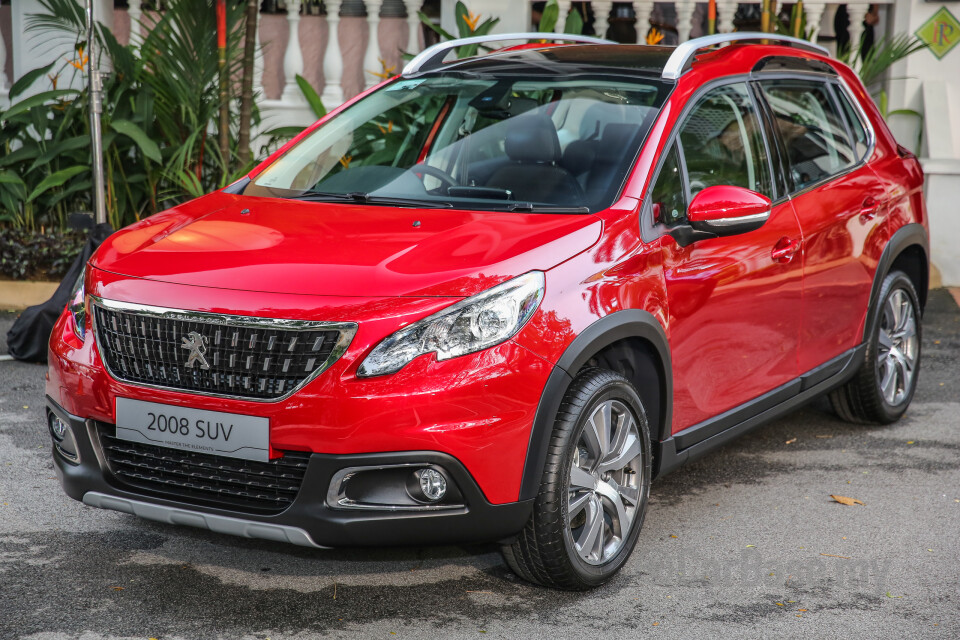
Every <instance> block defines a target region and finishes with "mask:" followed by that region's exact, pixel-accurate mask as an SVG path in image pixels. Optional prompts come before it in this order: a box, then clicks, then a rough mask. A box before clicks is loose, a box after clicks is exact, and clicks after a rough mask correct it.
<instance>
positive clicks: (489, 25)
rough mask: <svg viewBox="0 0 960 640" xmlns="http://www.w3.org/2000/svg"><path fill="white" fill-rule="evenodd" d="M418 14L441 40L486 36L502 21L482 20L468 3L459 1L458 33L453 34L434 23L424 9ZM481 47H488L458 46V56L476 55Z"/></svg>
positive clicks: (457, 8) (457, 9) (421, 20)
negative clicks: (468, 7)
mask: <svg viewBox="0 0 960 640" xmlns="http://www.w3.org/2000/svg"><path fill="white" fill-rule="evenodd" d="M417 15H418V16H419V17H420V22H422V23H423V24H424V25H425V26H426V27H427V28H428V29H430V30H431V31H433V32H434V33H436V34H437V35H438V36H440V39H441V41H443V40H456V39H458V38H469V37H471V36H485V35H487V34H488V33H490V31H491V30H492V29H493V28H494V27H495V26H497V24H498V23H499V22H500V18H487V19H486V20H484V21H483V22H480V18H482V17H483V16H482V15H480V14H479V13H473V12H472V11H470V10H469V9H467V5H465V4H464V3H462V2H457V4H456V7H454V17H455V18H456V24H457V34H458V35H452V34H451V33H450V32H448V31H446V30H445V29H442V28H441V27H439V26H437V25H435V24H433V20H431V19H430V17H429V16H427V14H425V13H423V12H422V11H420V12H418V13H417ZM481 48H484V49H486V48H487V47H481V46H480V45H477V44H468V45H465V46H462V47H457V52H456V53H457V57H458V58H469V57H470V56H475V55H477V51H479V50H480V49H481Z"/></svg>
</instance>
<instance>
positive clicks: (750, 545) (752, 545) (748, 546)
mask: <svg viewBox="0 0 960 640" xmlns="http://www.w3.org/2000/svg"><path fill="white" fill-rule="evenodd" d="M755 546H757V545H755V544H748V545H747V549H749V548H750V547H755Z"/></svg>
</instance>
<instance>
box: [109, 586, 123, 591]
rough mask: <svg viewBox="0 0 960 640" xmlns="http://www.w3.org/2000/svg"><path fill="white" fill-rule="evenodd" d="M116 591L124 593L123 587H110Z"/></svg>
mask: <svg viewBox="0 0 960 640" xmlns="http://www.w3.org/2000/svg"><path fill="white" fill-rule="evenodd" d="M110 588H111V589H113V590H114V591H123V587H110Z"/></svg>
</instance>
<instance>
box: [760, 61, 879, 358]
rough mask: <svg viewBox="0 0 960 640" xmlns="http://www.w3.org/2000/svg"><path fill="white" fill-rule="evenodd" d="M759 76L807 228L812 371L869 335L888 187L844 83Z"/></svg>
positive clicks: (807, 353) (805, 321) (807, 337)
mask: <svg viewBox="0 0 960 640" xmlns="http://www.w3.org/2000/svg"><path fill="white" fill-rule="evenodd" d="M758 84H759V86H760V88H761V93H762V95H763V97H764V99H765V101H766V103H767V105H768V107H769V110H770V113H771V114H772V116H773V117H772V120H773V127H774V129H775V131H776V134H777V135H778V136H779V144H781V145H782V149H783V150H784V152H785V154H784V155H785V156H786V161H785V162H786V164H787V166H786V167H785V170H786V175H787V178H788V183H789V184H788V186H789V188H790V191H791V201H792V203H793V208H794V210H795V212H796V215H797V218H798V220H799V221H800V226H801V228H802V229H803V239H804V240H803V242H804V247H803V270H804V277H803V282H804V284H803V311H802V320H801V335H800V349H799V352H798V366H799V369H800V373H805V372H807V371H809V370H811V369H813V368H815V367H817V366H818V365H820V364H823V363H824V362H826V361H828V360H830V359H831V358H834V357H836V356H838V355H840V354H841V353H843V352H844V351H846V350H848V349H851V348H853V347H855V346H856V345H858V344H860V342H861V339H862V334H863V321H864V318H865V314H866V310H867V305H868V303H869V296H870V287H871V285H872V282H873V278H872V273H871V271H870V266H869V264H867V263H866V262H864V261H862V257H863V248H864V243H865V242H867V241H868V237H869V235H870V233H871V231H873V229H874V228H875V227H876V226H877V224H878V222H879V220H878V218H879V215H880V214H881V211H882V202H881V200H882V199H883V190H882V188H881V185H880V183H879V181H878V179H877V177H876V175H875V174H874V172H873V171H872V170H871V169H870V167H869V166H867V164H866V163H865V162H864V160H865V156H866V155H867V152H868V145H867V144H866V143H865V141H864V140H862V139H861V140H857V139H856V138H858V137H859V136H857V135H856V134H855V133H854V132H852V131H851V127H850V123H849V122H848V121H847V119H846V118H845V117H844V116H842V115H841V105H840V104H839V103H838V100H837V95H836V94H835V93H834V92H835V91H836V90H839V85H834V84H833V82H832V81H829V80H827V79H824V80H818V79H815V78H810V79H805V78H804V79H800V78H796V79H793V78H782V79H775V80H762V81H760V82H759V83H758Z"/></svg>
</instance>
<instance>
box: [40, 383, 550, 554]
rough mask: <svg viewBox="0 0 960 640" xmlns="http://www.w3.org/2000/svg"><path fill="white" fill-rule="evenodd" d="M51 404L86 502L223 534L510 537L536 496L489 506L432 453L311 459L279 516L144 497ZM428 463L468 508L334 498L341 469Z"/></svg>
mask: <svg viewBox="0 0 960 640" xmlns="http://www.w3.org/2000/svg"><path fill="white" fill-rule="evenodd" d="M47 409H48V411H51V412H53V413H54V414H55V415H57V416H58V417H59V418H60V419H61V420H63V421H64V422H66V423H67V425H68V426H69V428H70V431H71V433H72V436H73V439H74V441H75V442H76V452H77V456H78V460H77V461H75V462H74V461H70V460H68V459H67V458H66V457H64V455H63V454H62V453H61V452H60V451H59V450H58V449H57V448H56V447H54V449H53V458H54V468H55V469H56V473H57V476H58V477H59V479H60V482H61V484H62V485H63V489H64V491H66V493H67V494H68V495H69V496H70V497H72V498H74V499H76V500H81V501H83V502H84V503H86V504H88V505H91V506H95V507H100V508H105V509H113V510H117V511H122V512H125V513H130V514H133V515H137V516H140V517H143V518H147V519H150V520H156V521H160V522H167V523H170V524H181V525H189V526H195V527H200V528H205V529H209V530H211V531H215V532H218V533H227V534H232V535H240V536H244V537H248V538H262V539H267V540H275V541H282V542H289V543H293V544H299V545H303V546H312V547H337V546H368V545H377V546H387V545H402V544H416V545H421V544H446V543H464V542H488V541H496V540H503V539H507V538H509V537H511V536H513V535H515V534H516V533H517V532H519V531H520V529H522V528H523V526H524V524H525V523H526V521H527V520H528V518H529V517H530V513H531V511H532V501H523V502H512V503H506V504H497V505H494V504H491V503H490V502H488V501H487V500H486V499H485V498H484V495H483V493H482V492H481V491H480V489H479V487H478V486H477V483H476V482H475V481H474V479H473V478H472V477H471V475H470V474H469V473H468V472H467V470H466V468H464V466H463V465H462V464H460V462H459V461H458V460H456V459H455V458H454V457H453V456H450V455H448V454H444V453H440V452H431V451H405V452H395V453H368V454H356V455H328V454H317V453H314V454H312V455H311V456H310V459H309V462H308V465H307V469H306V472H305V475H304V478H303V483H302V485H301V488H300V491H299V493H298V494H297V497H296V498H295V499H294V501H293V503H292V504H291V505H290V506H289V507H288V508H287V509H285V510H284V511H282V512H281V513H278V514H275V515H255V514H249V513H243V512H238V511H232V510H227V509H218V508H211V507H209V506H201V505H196V504H190V503H186V502H178V501H176V500H171V499H164V498H158V497H156V496H149V495H143V494H142V493H138V492H137V491H136V490H131V488H130V487H128V486H125V484H124V483H123V482H122V481H120V480H118V479H117V478H116V477H114V476H113V474H111V472H110V469H109V465H108V464H107V463H106V461H105V458H104V454H103V451H102V449H101V448H100V444H99V438H98V437H97V428H98V427H97V424H96V423H95V422H94V421H93V420H84V419H83V418H80V417H78V416H74V415H72V414H70V413H68V412H67V411H65V410H64V409H63V408H62V407H60V406H59V405H58V404H57V403H56V402H54V401H53V400H52V399H50V398H49V397H48V398H47ZM424 462H426V463H429V464H433V465H437V466H440V467H443V469H445V470H446V471H447V472H448V474H449V475H450V477H451V478H452V479H453V481H454V482H455V483H456V485H457V487H458V489H459V490H460V493H461V494H462V497H463V500H462V502H463V506H462V507H456V508H445V509H435V510H429V509H425V510H421V511H395V510H390V509H362V510H361V509H343V508H337V507H335V506H331V505H330V504H329V503H328V498H327V493H328V489H329V487H330V485H331V482H332V481H333V480H334V476H335V475H336V474H337V472H338V471H341V470H343V469H346V468H351V467H368V466H379V465H403V464H410V463H417V464H420V463H424Z"/></svg>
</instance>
